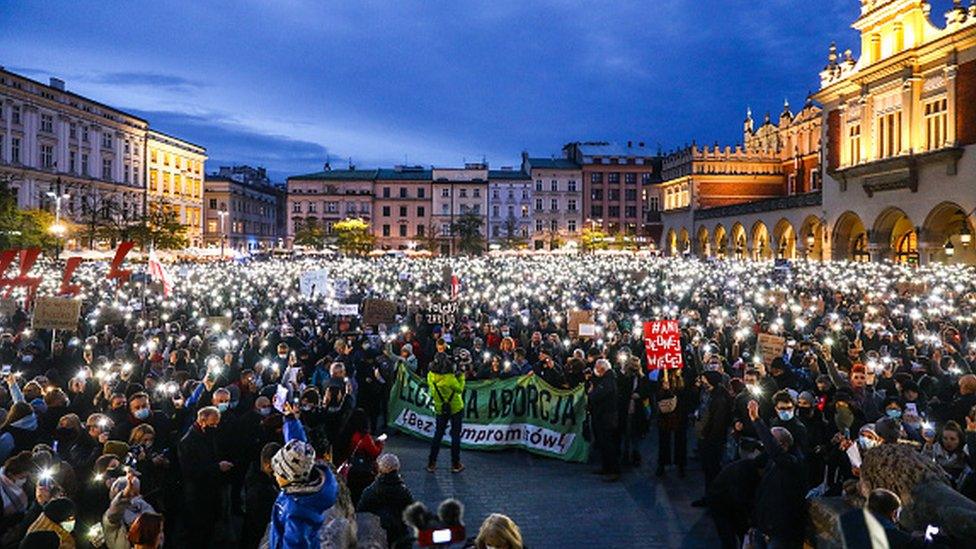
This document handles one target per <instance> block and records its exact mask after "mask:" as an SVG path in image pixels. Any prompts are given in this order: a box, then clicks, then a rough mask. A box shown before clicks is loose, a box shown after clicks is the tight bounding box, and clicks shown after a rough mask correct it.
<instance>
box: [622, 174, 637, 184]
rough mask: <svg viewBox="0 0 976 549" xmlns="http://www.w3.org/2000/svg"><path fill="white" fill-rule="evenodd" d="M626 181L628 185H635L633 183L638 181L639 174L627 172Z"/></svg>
mask: <svg viewBox="0 0 976 549" xmlns="http://www.w3.org/2000/svg"><path fill="white" fill-rule="evenodd" d="M624 183H625V184H627V185H633V184H635V183H637V174H636V173H625V174H624Z"/></svg>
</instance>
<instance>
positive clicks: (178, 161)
mask: <svg viewBox="0 0 976 549" xmlns="http://www.w3.org/2000/svg"><path fill="white" fill-rule="evenodd" d="M146 148H147V150H148V157H149V181H148V185H147V188H146V201H147V205H148V207H149V209H150V211H151V210H152V209H153V208H160V209H162V210H165V211H168V212H172V213H173V214H174V215H175V216H176V218H177V219H178V220H179V222H180V223H181V224H183V226H185V227H186V238H187V241H188V242H189V244H190V246H194V247H200V246H202V245H203V176H204V173H206V172H205V167H204V164H205V162H206V160H207V150H206V149H204V148H203V147H201V146H199V145H194V144H193V143H190V142H187V141H184V140H182V139H179V138H177V137H173V136H171V135H167V134H165V133H163V132H160V131H156V130H149V132H148V134H147V139H146Z"/></svg>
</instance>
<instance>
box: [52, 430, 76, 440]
mask: <svg viewBox="0 0 976 549" xmlns="http://www.w3.org/2000/svg"><path fill="white" fill-rule="evenodd" d="M77 436H78V433H77V432H76V431H75V430H74V429H72V428H71V427H58V428H57V429H55V431H54V438H55V439H57V440H58V441H59V442H67V441H70V440H74V439H75V438H76V437H77Z"/></svg>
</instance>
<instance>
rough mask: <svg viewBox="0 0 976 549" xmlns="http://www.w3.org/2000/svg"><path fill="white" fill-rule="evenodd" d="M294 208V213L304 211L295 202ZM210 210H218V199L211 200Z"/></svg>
mask: <svg viewBox="0 0 976 549" xmlns="http://www.w3.org/2000/svg"><path fill="white" fill-rule="evenodd" d="M293 206H294V207H293V208H292V211H294V212H300V211H302V205H301V204H299V203H298V202H295V203H294V204H293ZM210 209H211V210H216V209H217V199H216V198H211V199H210Z"/></svg>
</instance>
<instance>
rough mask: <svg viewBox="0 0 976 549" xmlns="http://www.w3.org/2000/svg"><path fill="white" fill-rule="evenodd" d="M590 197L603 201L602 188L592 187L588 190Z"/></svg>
mask: <svg viewBox="0 0 976 549" xmlns="http://www.w3.org/2000/svg"><path fill="white" fill-rule="evenodd" d="M590 198H591V199H593V200H596V201H600V202H603V189H593V190H592V191H590Z"/></svg>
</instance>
